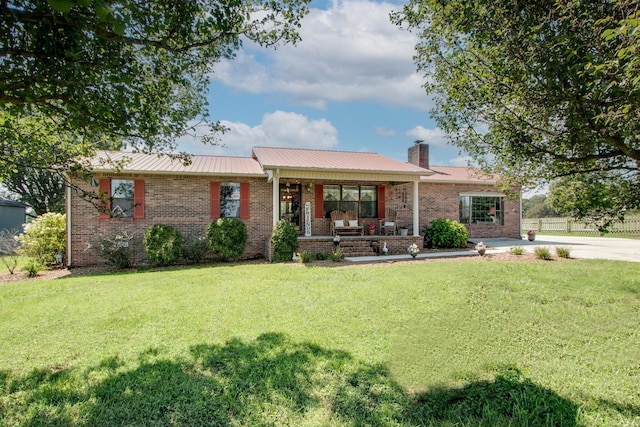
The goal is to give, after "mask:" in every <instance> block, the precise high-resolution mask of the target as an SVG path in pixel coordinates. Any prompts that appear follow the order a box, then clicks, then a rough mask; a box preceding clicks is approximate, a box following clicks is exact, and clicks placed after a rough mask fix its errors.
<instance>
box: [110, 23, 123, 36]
mask: <svg viewBox="0 0 640 427" xmlns="http://www.w3.org/2000/svg"><path fill="white" fill-rule="evenodd" d="M112 28H113V32H114V33H116V34H117V35H119V36H121V35H123V34H124V30H125V28H126V26H125V25H124V22H122V21H116V22H114V23H113V25H112Z"/></svg>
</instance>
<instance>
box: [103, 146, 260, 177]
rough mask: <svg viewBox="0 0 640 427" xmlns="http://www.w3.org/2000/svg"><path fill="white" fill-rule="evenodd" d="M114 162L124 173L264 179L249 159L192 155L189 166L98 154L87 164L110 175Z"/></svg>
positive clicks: (147, 156) (149, 157) (155, 158)
mask: <svg viewBox="0 0 640 427" xmlns="http://www.w3.org/2000/svg"><path fill="white" fill-rule="evenodd" d="M105 162H106V163H105ZM117 162H124V163H123V165H122V167H121V170H122V171H123V172H128V173H163V174H166V173H170V174H186V175H251V176H266V174H265V172H264V171H263V170H262V168H261V167H260V164H259V163H258V162H257V161H256V160H254V159H252V158H250V157H224V156H195V155H193V156H191V163H190V164H188V165H185V164H184V163H183V162H182V160H180V159H174V158H172V157H169V156H166V155H165V156H158V155H155V154H143V153H126V152H121V151H117V152H116V151H102V152H100V153H99V154H98V155H97V156H96V157H95V158H93V159H92V160H91V165H92V166H93V167H92V169H93V170H94V171H98V172H113V171H114V169H115V167H114V163H117Z"/></svg>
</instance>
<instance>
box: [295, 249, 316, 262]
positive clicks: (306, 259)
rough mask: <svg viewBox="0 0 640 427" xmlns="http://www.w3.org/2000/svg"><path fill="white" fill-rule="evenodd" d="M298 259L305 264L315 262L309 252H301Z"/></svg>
mask: <svg viewBox="0 0 640 427" xmlns="http://www.w3.org/2000/svg"><path fill="white" fill-rule="evenodd" d="M298 259H299V260H300V262H302V263H304V264H306V263H308V262H311V261H313V257H312V256H311V252H309V251H302V252H300V253H299V254H298Z"/></svg>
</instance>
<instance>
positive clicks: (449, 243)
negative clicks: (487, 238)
mask: <svg viewBox="0 0 640 427" xmlns="http://www.w3.org/2000/svg"><path fill="white" fill-rule="evenodd" d="M424 232H425V239H427V240H428V241H429V242H430V244H431V245H432V246H433V247H434V248H464V247H466V246H467V239H468V238H469V234H468V233H467V229H466V228H465V226H464V225H462V224H461V223H459V222H458V221H454V220H451V219H448V218H438V219H436V220H433V221H431V226H430V227H429V226H425V228H424Z"/></svg>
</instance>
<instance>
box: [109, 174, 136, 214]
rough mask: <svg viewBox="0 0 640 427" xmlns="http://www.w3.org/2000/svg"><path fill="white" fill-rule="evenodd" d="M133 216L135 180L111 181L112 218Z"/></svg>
mask: <svg viewBox="0 0 640 427" xmlns="http://www.w3.org/2000/svg"><path fill="white" fill-rule="evenodd" d="M132 216H133V180H129V179H112V180H111V218H129V217H132Z"/></svg>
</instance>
